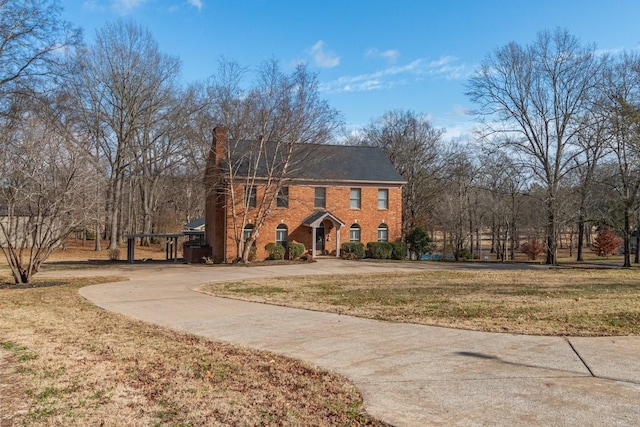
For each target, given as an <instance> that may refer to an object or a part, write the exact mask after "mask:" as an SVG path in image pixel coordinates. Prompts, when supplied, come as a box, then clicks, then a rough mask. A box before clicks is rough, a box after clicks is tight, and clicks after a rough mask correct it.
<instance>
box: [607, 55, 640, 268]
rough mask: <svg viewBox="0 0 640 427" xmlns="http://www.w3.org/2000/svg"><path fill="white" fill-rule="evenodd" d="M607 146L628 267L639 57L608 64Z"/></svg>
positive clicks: (639, 140) (639, 118) (639, 157)
mask: <svg viewBox="0 0 640 427" xmlns="http://www.w3.org/2000/svg"><path fill="white" fill-rule="evenodd" d="M607 87H608V98H609V117H608V126H609V127H610V132H611V133H612V137H611V139H610V143H609V145H610V149H611V151H612V152H613V155H614V157H615V167H616V168H617V173H616V176H615V177H611V179H610V183H611V185H612V187H613V189H614V190H615V191H616V192H617V193H618V195H619V198H618V201H617V202H618V203H617V204H619V207H620V211H621V214H622V215H621V216H622V218H621V220H622V221H620V222H621V224H616V223H617V221H615V220H614V219H613V218H612V217H613V216H614V215H611V216H610V218H609V221H610V222H611V223H614V224H616V225H617V227H616V228H617V230H618V231H620V232H621V234H622V239H623V242H624V243H623V244H624V267H631V235H632V232H633V229H634V228H636V227H637V221H636V220H635V219H634V217H635V215H634V212H636V210H637V209H638V202H639V200H638V196H639V192H640V58H639V57H637V56H635V55H629V54H625V55H623V56H622V57H621V58H620V60H619V61H618V62H617V63H615V64H614V65H613V66H612V67H611V72H610V74H609V79H608V84H607Z"/></svg>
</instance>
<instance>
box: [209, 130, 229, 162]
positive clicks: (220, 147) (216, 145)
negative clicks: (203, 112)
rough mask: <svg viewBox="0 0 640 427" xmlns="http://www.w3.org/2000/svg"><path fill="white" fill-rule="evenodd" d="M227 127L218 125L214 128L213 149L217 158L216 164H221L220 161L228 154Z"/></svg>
mask: <svg viewBox="0 0 640 427" xmlns="http://www.w3.org/2000/svg"><path fill="white" fill-rule="evenodd" d="M227 144H228V142H227V128H226V127H224V126H221V125H218V126H216V127H214V128H213V143H212V144H211V150H212V151H213V153H212V154H213V155H214V158H215V164H216V166H220V163H221V162H222V160H223V159H224V158H225V156H226V155H227Z"/></svg>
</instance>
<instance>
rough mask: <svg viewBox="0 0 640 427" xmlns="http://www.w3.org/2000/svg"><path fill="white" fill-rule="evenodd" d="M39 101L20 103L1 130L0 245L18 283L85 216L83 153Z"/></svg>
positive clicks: (27, 281) (29, 277)
mask: <svg viewBox="0 0 640 427" xmlns="http://www.w3.org/2000/svg"><path fill="white" fill-rule="evenodd" d="M16 102H19V103H21V102H22V101H20V100H18V101H16ZM43 105H46V104H45V103H44V102H43V103H40V104H38V105H37V106H36V107H37V109H32V108H29V107H25V105H24V104H23V105H20V106H19V107H18V108H17V109H16V110H17V111H19V114H16V115H15V116H14V117H12V118H11V119H5V120H3V121H2V128H1V130H0V135H2V136H1V138H2V144H1V145H0V146H1V147H2V148H1V149H0V169H1V170H2V185H1V186H0V206H2V212H1V214H2V216H1V217H0V247H1V250H2V252H3V253H4V255H5V257H6V259H7V262H8V264H9V267H10V269H11V274H12V276H13V278H14V280H15V282H16V283H29V281H30V280H31V277H32V276H33V275H34V274H35V273H37V272H38V270H39V269H40V265H41V264H42V262H44V261H45V260H46V259H47V258H48V257H49V255H51V253H52V251H53V250H54V249H55V248H57V247H58V246H60V245H61V244H62V243H63V242H64V240H65V239H66V237H67V236H68V235H69V234H70V233H71V232H72V231H73V230H74V229H75V228H76V227H77V226H78V225H80V224H82V222H83V219H84V216H83V212H82V210H83V209H84V207H85V206H84V205H83V203H82V201H83V199H84V198H85V197H86V195H87V193H86V190H87V186H88V183H89V181H88V174H87V161H86V158H84V156H83V153H82V152H81V151H79V150H77V147H76V146H75V144H74V141H73V140H71V139H69V138H67V136H66V135H65V133H61V132H60V131H59V130H60V127H59V124H58V123H54V122H52V118H53V117H55V115H53V114H48V112H43V107H42V106H43ZM32 106H33V105H32Z"/></svg>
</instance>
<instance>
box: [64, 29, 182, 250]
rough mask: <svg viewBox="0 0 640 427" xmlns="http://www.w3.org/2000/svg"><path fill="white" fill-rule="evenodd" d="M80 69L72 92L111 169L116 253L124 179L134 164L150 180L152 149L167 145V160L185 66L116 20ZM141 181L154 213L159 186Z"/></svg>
mask: <svg viewBox="0 0 640 427" xmlns="http://www.w3.org/2000/svg"><path fill="white" fill-rule="evenodd" d="M76 67H77V71H78V73H77V78H76V79H75V83H74V85H73V88H72V89H73V93H74V96H75V98H76V100H77V101H78V108H79V109H81V110H82V111H83V114H82V117H83V130H84V133H85V135H87V138H88V139H89V140H90V142H91V143H92V144H93V145H94V146H95V147H96V152H97V157H98V158H97V159H95V164H101V161H102V160H106V162H107V164H108V175H109V189H108V193H107V194H108V199H107V214H108V230H109V233H110V234H109V239H110V243H109V249H115V248H116V247H117V244H118V241H119V240H120V238H121V234H122V231H123V230H121V229H120V226H121V215H122V212H121V207H122V204H123V200H122V195H123V188H124V184H125V178H126V177H127V174H128V173H130V172H131V169H132V165H133V164H134V163H135V162H136V161H139V162H138V164H139V166H140V167H141V170H142V171H143V172H144V173H147V175H148V174H151V173H152V172H151V171H150V170H149V168H150V167H155V166H157V165H156V164H153V163H152V161H151V160H150V159H149V158H148V155H149V152H150V150H153V149H155V148H158V146H159V145H158V144H164V145H165V147H164V148H162V149H161V150H162V151H164V152H163V153H162V155H168V153H167V149H166V148H167V147H166V145H167V138H169V135H170V130H171V129H172V126H173V125H174V124H173V123H171V120H170V119H169V118H170V117H171V114H172V113H171V109H173V108H175V105H176V102H175V96H174V94H173V93H172V91H173V90H174V89H175V85H176V79H177V76H178V75H179V72H180V62H179V60H178V59H177V58H175V57H172V56H169V55H166V54H163V53H161V52H160V51H159V49H158V44H157V42H156V41H155V40H154V38H153V37H152V35H151V34H150V33H149V32H148V31H147V30H145V29H143V28H142V27H140V26H139V25H137V24H134V23H132V22H125V21H117V22H115V23H110V24H107V25H105V26H104V27H103V28H101V29H100V30H98V31H97V33H96V40H95V43H94V44H93V45H92V46H87V47H85V48H84V49H82V50H80V52H79V54H78V59H77V64H76ZM172 151H173V148H170V149H169V152H172ZM158 154H160V153H158ZM145 156H146V158H145ZM141 182H142V189H143V190H144V194H145V197H146V198H147V203H145V206H147V208H148V209H151V205H152V202H151V198H152V195H151V194H150V193H152V189H153V185H154V184H153V183H154V181H153V180H152V179H151V180H146V179H145V180H142V181H141ZM147 184H148V185H147ZM143 211H144V210H143ZM145 223H146V224H147V226H146V227H147V228H148V222H145Z"/></svg>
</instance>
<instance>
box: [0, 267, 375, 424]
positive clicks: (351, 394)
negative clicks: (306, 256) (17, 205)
mask: <svg viewBox="0 0 640 427" xmlns="http://www.w3.org/2000/svg"><path fill="white" fill-rule="evenodd" d="M36 280H37V279H36ZM110 280H116V278H113V277H112V278H105V277H103V278H96V279H81V280H80V279H74V280H68V284H66V285H62V286H55V287H47V288H45V287H43V288H36V289H27V290H15V289H4V290H0V313H2V315H1V316H0V394H1V398H0V425H2V426H3V427H6V426H12V425H26V426H51V425H56V426H58V425H60V426H71V425H102V426H123V425H126V426H149V425H175V426H178V425H180V426H190V425H192V426H204V425H383V424H382V423H380V422H378V421H376V420H373V419H371V418H370V417H369V416H367V415H366V414H365V413H364V412H363V410H362V406H361V403H362V402H361V398H360V396H359V393H358V391H357V390H356V389H355V387H353V386H352V385H351V384H350V383H349V382H347V381H346V380H345V379H343V378H341V377H338V376H336V375H334V374H331V373H329V372H326V371H323V370H320V369H317V368H314V367H312V366H309V365H307V364H305V363H302V362H298V361H295V360H291V359H288V358H285V357H280V356H276V355H273V354H270V353H266V352H258V351H252V350H248V349H244V348H240V347H237V346H232V345H227V344H223V343H219V342H213V341H209V340H206V339H202V338H199V337H195V336H191V335H185V334H180V333H176V332H172V331H170V330H167V329H163V328H160V327H156V326H153V325H150V324H146V323H143V322H139V321H135V320H132V319H129V318H127V317H124V316H121V315H118V314H114V313H110V312H106V311H103V310H100V309H98V308H96V307H94V306H93V305H91V304H89V303H88V302H86V301H84V300H83V299H82V298H81V297H80V296H79V295H78V288H79V287H81V286H84V285H86V284H92V283H98V282H103V281H110Z"/></svg>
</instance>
